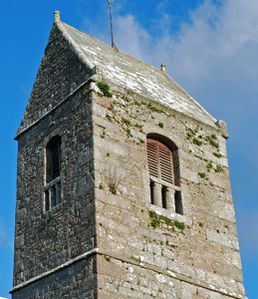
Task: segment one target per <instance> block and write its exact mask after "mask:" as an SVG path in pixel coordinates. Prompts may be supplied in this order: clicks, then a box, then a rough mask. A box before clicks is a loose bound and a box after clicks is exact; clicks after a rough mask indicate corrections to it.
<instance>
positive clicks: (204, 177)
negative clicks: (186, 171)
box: [198, 172, 208, 180]
mask: <svg viewBox="0 0 258 299" xmlns="http://www.w3.org/2000/svg"><path fill="white" fill-rule="evenodd" d="M198 175H199V177H200V178H201V179H205V180H206V179H208V178H207V175H206V173H205V172H198Z"/></svg>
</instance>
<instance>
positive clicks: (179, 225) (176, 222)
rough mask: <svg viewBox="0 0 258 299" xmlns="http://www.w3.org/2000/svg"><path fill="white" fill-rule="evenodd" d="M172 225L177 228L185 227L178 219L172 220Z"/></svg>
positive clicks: (182, 228)
mask: <svg viewBox="0 0 258 299" xmlns="http://www.w3.org/2000/svg"><path fill="white" fill-rule="evenodd" d="M174 225H175V227H176V228H178V229H179V230H181V231H182V230H184V229H185V224H184V223H183V222H180V221H177V220H176V221H175V222H174Z"/></svg>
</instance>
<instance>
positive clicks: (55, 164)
mask: <svg viewBox="0 0 258 299" xmlns="http://www.w3.org/2000/svg"><path fill="white" fill-rule="evenodd" d="M60 158H61V138H60V137H59V136H57V137H54V138H52V139H51V140H50V142H49V143H48V145H47V183H49V182H51V181H52V180H54V179H55V178H57V177H59V176H60V160H61V159H60Z"/></svg>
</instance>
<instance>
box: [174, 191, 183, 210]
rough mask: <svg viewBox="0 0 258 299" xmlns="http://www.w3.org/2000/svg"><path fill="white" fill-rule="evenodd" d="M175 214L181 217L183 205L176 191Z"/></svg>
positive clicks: (179, 193) (179, 194)
mask: <svg viewBox="0 0 258 299" xmlns="http://www.w3.org/2000/svg"><path fill="white" fill-rule="evenodd" d="M175 212H176V213H177V214H181V215H183V204H182V197H181V192H180V191H176V193H175Z"/></svg>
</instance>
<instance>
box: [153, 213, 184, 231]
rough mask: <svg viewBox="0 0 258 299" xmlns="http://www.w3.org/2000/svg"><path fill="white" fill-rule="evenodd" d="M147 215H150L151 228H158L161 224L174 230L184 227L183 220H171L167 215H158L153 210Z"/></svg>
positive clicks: (181, 229)
mask: <svg viewBox="0 0 258 299" xmlns="http://www.w3.org/2000/svg"><path fill="white" fill-rule="evenodd" d="M149 217H150V221H151V222H150V225H151V226H152V227H153V228H158V227H161V226H162V224H165V225H166V226H167V228H168V229H172V230H174V229H175V228H177V229H179V230H180V231H183V230H184V229H185V224H184V223H183V222H180V221H177V220H175V221H174V220H172V219H170V218H168V217H165V216H162V215H158V214H156V213H155V212H153V211H150V212H149Z"/></svg>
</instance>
